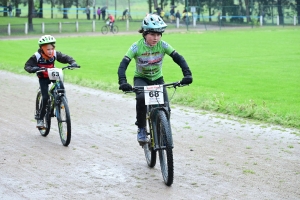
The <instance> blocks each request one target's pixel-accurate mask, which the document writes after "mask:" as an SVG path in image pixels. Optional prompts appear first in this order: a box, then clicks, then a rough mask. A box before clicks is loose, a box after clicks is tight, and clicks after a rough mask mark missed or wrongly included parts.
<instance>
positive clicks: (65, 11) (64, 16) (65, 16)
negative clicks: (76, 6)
mask: <svg viewBox="0 0 300 200" xmlns="http://www.w3.org/2000/svg"><path fill="white" fill-rule="evenodd" d="M66 8H67V2H66V0H64V1H63V12H64V15H63V18H64V19H68V13H67V12H68V11H67V9H66Z"/></svg>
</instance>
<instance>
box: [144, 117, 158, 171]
mask: <svg viewBox="0 0 300 200" xmlns="http://www.w3.org/2000/svg"><path fill="white" fill-rule="evenodd" d="M150 126H151V127H154V125H153V123H152V121H151V120H150V119H148V120H147V134H149V138H150V142H149V143H147V144H145V145H144V146H143V149H144V153H145V158H146V161H147V164H148V166H149V167H151V168H153V167H154V166H155V164H156V151H155V150H154V148H153V147H152V142H153V141H152V140H153V137H152V135H151V133H150Z"/></svg>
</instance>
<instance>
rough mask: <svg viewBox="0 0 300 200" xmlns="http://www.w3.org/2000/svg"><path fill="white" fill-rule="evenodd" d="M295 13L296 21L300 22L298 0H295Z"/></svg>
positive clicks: (299, 0) (299, 3)
mask: <svg viewBox="0 0 300 200" xmlns="http://www.w3.org/2000/svg"><path fill="white" fill-rule="evenodd" d="M296 13H297V18H298V23H299V22H300V0H296Z"/></svg>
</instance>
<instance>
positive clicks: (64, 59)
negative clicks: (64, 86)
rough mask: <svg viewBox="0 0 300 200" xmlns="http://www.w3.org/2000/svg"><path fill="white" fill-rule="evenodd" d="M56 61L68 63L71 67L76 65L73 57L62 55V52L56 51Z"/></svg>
mask: <svg viewBox="0 0 300 200" xmlns="http://www.w3.org/2000/svg"><path fill="white" fill-rule="evenodd" d="M56 60H57V61H58V62H60V63H64V64H65V63H68V64H70V65H74V63H75V64H76V61H75V60H74V58H72V57H71V56H68V55H66V54H63V53H61V52H60V51H56Z"/></svg>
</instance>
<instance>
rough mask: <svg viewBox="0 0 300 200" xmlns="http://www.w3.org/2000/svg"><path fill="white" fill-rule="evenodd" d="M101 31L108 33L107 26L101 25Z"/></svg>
mask: <svg viewBox="0 0 300 200" xmlns="http://www.w3.org/2000/svg"><path fill="white" fill-rule="evenodd" d="M101 33H102V34H107V33H108V27H107V26H102V28H101Z"/></svg>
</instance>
